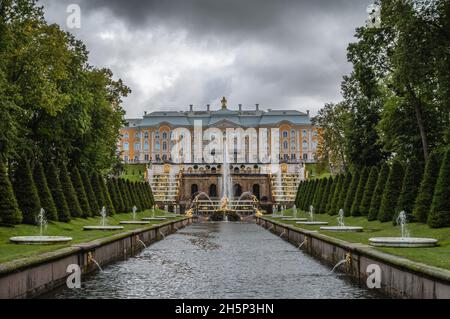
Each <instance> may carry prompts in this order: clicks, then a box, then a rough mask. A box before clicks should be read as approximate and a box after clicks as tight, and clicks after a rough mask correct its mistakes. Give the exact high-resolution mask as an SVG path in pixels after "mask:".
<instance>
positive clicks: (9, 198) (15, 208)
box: [0, 160, 22, 225]
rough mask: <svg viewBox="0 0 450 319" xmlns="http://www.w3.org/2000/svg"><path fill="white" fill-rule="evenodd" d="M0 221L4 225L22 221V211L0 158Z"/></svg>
mask: <svg viewBox="0 0 450 319" xmlns="http://www.w3.org/2000/svg"><path fill="white" fill-rule="evenodd" d="M0 222H1V223H2V224H6V225H17V224H20V223H21V222H22V212H21V211H20V209H19V205H18V204H17V200H16V197H15V196H14V191H13V187H12V185H11V181H10V180H9V176H8V171H7V168H6V165H5V163H4V162H3V161H2V160H0Z"/></svg>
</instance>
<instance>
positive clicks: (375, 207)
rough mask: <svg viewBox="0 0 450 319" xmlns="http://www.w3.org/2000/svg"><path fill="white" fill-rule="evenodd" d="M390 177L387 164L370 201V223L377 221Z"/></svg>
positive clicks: (379, 176)
mask: <svg viewBox="0 0 450 319" xmlns="http://www.w3.org/2000/svg"><path fill="white" fill-rule="evenodd" d="M388 175H389V166H388V165H387V164H386V163H385V164H383V166H382V167H381V170H380V174H379V175H378V179H377V185H376V186H375V189H374V191H373V196H372V199H371V200H370V209H369V215H368V217H367V219H368V220H369V221H371V220H376V219H377V217H378V212H379V211H380V205H381V200H382V198H383V192H384V187H385V185H386V181H387V178H388Z"/></svg>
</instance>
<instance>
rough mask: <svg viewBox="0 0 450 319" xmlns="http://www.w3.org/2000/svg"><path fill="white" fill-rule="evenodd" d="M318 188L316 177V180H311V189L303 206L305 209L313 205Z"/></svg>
mask: <svg viewBox="0 0 450 319" xmlns="http://www.w3.org/2000/svg"><path fill="white" fill-rule="evenodd" d="M316 189H317V180H316V179H315V180H312V181H311V189H310V191H309V193H308V197H307V198H306V201H305V205H304V207H303V209H304V210H306V211H308V210H309V206H310V205H312V201H313V198H314V194H315V192H316Z"/></svg>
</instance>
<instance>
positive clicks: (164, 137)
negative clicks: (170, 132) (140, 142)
mask: <svg viewBox="0 0 450 319" xmlns="http://www.w3.org/2000/svg"><path fill="white" fill-rule="evenodd" d="M162 138H163V139H164V140H165V139H166V138H167V132H163V134H162Z"/></svg>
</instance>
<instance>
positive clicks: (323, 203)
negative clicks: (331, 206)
mask: <svg viewBox="0 0 450 319" xmlns="http://www.w3.org/2000/svg"><path fill="white" fill-rule="evenodd" d="M332 187H333V178H332V177H328V178H327V183H326V185H325V190H324V192H323V195H322V200H321V202H320V205H319V207H318V210H317V213H318V214H325V213H326V212H327V210H326V207H327V203H328V199H329V197H330V193H331V189H332Z"/></svg>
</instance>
